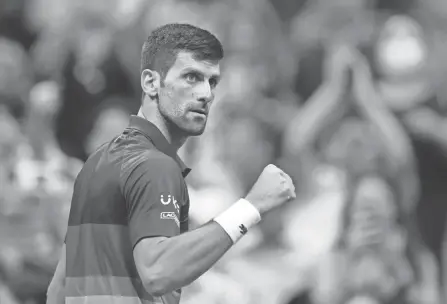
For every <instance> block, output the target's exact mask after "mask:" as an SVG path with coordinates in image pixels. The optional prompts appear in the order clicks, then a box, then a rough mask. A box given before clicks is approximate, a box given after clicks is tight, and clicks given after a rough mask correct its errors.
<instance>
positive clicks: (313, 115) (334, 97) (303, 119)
mask: <svg viewBox="0 0 447 304" xmlns="http://www.w3.org/2000/svg"><path fill="white" fill-rule="evenodd" d="M340 95H341V91H340V89H339V88H338V87H336V86H335V85H334V84H332V83H325V84H323V85H322V86H321V87H320V88H319V89H318V90H317V91H316V92H315V93H314V95H312V96H311V97H310V98H309V100H308V101H307V102H306V104H305V105H304V107H303V108H302V109H301V110H299V111H298V114H297V115H296V116H295V117H294V118H293V119H292V122H291V123H290V124H289V127H288V129H289V130H288V131H289V133H290V136H287V137H286V138H287V139H288V140H290V137H291V136H293V138H294V142H295V144H294V149H293V150H294V151H290V152H292V154H298V153H299V152H300V151H301V150H302V149H303V148H305V147H307V146H309V145H310V144H312V143H313V142H314V140H315V139H316V137H317V134H319V132H320V131H321V130H322V129H323V128H324V127H325V126H326V125H327V124H328V122H329V121H330V119H331V118H334V116H335V115H334V114H337V111H338V110H340V109H339V107H337V105H338V101H339V100H340Z"/></svg>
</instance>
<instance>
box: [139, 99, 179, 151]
mask: <svg viewBox="0 0 447 304" xmlns="http://www.w3.org/2000/svg"><path fill="white" fill-rule="evenodd" d="M138 116H139V117H141V118H143V119H145V120H147V121H149V122H151V123H152V124H154V125H155V126H156V127H157V128H158V129H159V130H160V132H161V133H162V134H163V136H164V137H165V138H166V140H167V141H168V142H169V143H170V144H171V145H172V146H173V147H174V148H175V150H176V151H178V150H179V149H180V148H181V147H182V146H183V144H184V143H185V141H186V139H187V136H185V135H181V134H180V132H178V130H176V129H173V128H170V127H169V124H168V123H167V122H166V120H165V119H164V118H163V117H162V116H161V114H160V113H159V111H158V109H150V111H146V110H143V108H142V107H141V108H140V110H139V111H138Z"/></svg>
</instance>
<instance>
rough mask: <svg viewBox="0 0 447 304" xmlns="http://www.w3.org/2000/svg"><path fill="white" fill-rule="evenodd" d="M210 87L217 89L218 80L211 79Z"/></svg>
mask: <svg viewBox="0 0 447 304" xmlns="http://www.w3.org/2000/svg"><path fill="white" fill-rule="evenodd" d="M210 86H211V87H212V88H215V87H216V86H217V80H216V79H214V78H211V79H210Z"/></svg>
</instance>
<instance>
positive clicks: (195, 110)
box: [191, 109, 208, 116]
mask: <svg viewBox="0 0 447 304" xmlns="http://www.w3.org/2000/svg"><path fill="white" fill-rule="evenodd" d="M191 112H194V113H199V114H203V115H205V116H206V115H208V111H207V110H205V109H194V110H191Z"/></svg>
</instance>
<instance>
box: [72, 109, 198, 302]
mask: <svg viewBox="0 0 447 304" xmlns="http://www.w3.org/2000/svg"><path fill="white" fill-rule="evenodd" d="M189 171H190V169H188V168H187V167H186V166H185V164H184V163H183V162H182V161H181V160H180V158H179V157H178V156H177V154H176V151H175V150H174V149H173V147H172V146H171V145H170V144H169V143H168V141H167V140H166V138H165V137H164V136H163V134H162V133H161V132H160V130H158V129H157V127H155V126H154V125H153V124H152V123H150V122H148V121H147V120H145V119H143V118H140V117H138V116H131V118H130V124H129V126H128V127H127V128H126V129H125V130H124V131H123V133H122V134H120V135H119V136H117V137H116V138H114V139H113V140H112V141H110V142H109V143H106V144H104V145H103V146H101V147H100V148H99V149H98V150H97V151H96V152H95V153H93V154H92V155H91V156H90V157H89V159H88V160H87V161H86V163H85V165H84V167H83V168H82V170H81V172H80V173H79V175H78V177H77V179H76V182H75V186H74V193H73V198H72V203H71V210H70V217H69V223H68V230H67V236H66V248H67V264H66V284H65V286H66V303H85V304H87V303H95V304H96V303H160V304H161V303H164V304H177V303H179V300H180V291H176V292H173V293H171V294H167V295H165V296H163V297H162V298H159V297H158V298H156V297H152V296H151V295H149V294H148V293H147V292H146V290H145V289H144V287H143V285H142V282H141V279H140V277H139V275H138V272H137V270H136V266H135V261H134V259H133V248H134V247H135V245H136V244H137V243H138V242H139V241H140V240H142V239H144V238H148V237H155V236H165V237H172V236H176V235H179V234H180V233H183V232H185V231H187V230H188V210H189V197H188V190H187V187H186V183H185V181H184V178H185V177H186V175H187V174H188V173H189Z"/></svg>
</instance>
